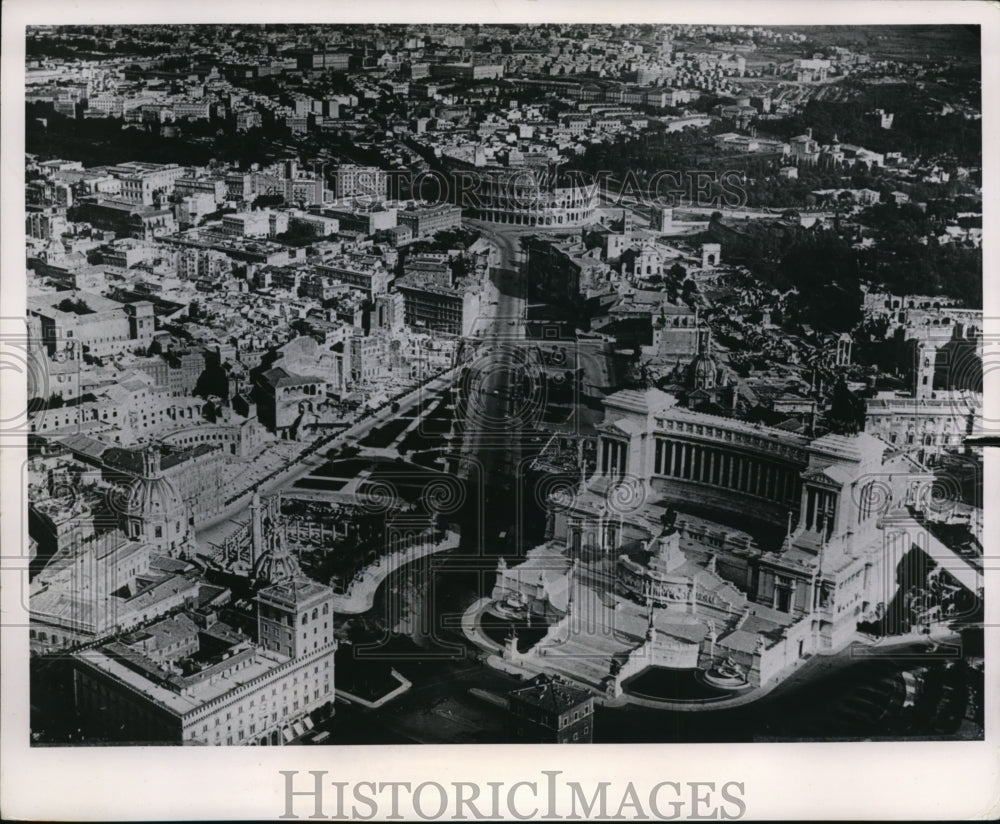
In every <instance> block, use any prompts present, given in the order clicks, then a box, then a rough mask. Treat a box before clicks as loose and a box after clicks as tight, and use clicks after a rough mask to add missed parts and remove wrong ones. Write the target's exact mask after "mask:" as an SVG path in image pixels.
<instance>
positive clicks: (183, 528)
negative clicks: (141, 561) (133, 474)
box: [121, 444, 194, 558]
mask: <svg viewBox="0 0 1000 824" xmlns="http://www.w3.org/2000/svg"><path fill="white" fill-rule="evenodd" d="M121 520H122V529H123V530H124V531H125V534H126V535H127V536H128V537H129V538H132V539H133V540H136V541H142V542H144V543H146V544H148V545H150V546H151V547H152V548H153V551H154V552H159V553H162V554H163V555H167V556H169V557H171V558H187V557H191V556H192V555H193V554H194V536H193V534H192V531H191V525H190V522H189V513H188V508H187V505H186V504H185V503H184V499H183V498H181V496H180V495H179V494H178V493H177V490H176V489H175V488H174V485H173V484H172V483H170V481H169V480H167V478H166V476H165V475H164V473H163V469H162V467H161V466H160V450H159V448H158V447H157V446H156V445H155V444H154V445H151V446H149V447H147V448H145V449H143V451H142V470H141V474H140V475H139V476H138V477H137V478H136V479H135V480H134V481H132V483H131V484H130V485H129V488H128V497H127V499H126V505H125V511H124V513H123V517H122V519H121Z"/></svg>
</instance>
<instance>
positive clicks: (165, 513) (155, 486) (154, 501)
mask: <svg viewBox="0 0 1000 824" xmlns="http://www.w3.org/2000/svg"><path fill="white" fill-rule="evenodd" d="M183 507H184V501H183V500H182V499H181V496H180V495H178V494H177V490H176V489H174V485H173V484H172V483H170V481H168V480H167V479H166V478H163V477H159V478H136V479H135V480H134V481H132V483H131V485H130V486H129V490H128V512H129V514H130V515H132V516H134V517H137V518H142V519H143V520H145V521H162V520H166V519H167V518H170V517H172V516H173V515H175V514H176V513H177V512H178V511H179V510H181V509H182V508H183Z"/></svg>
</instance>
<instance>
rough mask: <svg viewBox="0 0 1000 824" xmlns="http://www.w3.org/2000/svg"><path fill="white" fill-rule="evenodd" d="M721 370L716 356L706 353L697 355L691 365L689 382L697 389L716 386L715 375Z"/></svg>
mask: <svg viewBox="0 0 1000 824" xmlns="http://www.w3.org/2000/svg"><path fill="white" fill-rule="evenodd" d="M718 372H719V365H718V363H716V361H715V358H713V357H712V356H711V355H709V354H706V353H704V352H703V353H701V354H700V355H696V356H695V358H694V360H692V361H691V366H690V367H689V372H688V375H689V383H691V384H692V385H693V386H694V387H695V388H696V389H710V388H712V387H713V386H715V376H716V375H717V374H718Z"/></svg>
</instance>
